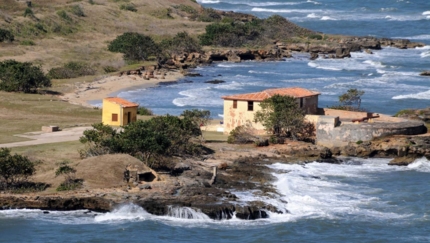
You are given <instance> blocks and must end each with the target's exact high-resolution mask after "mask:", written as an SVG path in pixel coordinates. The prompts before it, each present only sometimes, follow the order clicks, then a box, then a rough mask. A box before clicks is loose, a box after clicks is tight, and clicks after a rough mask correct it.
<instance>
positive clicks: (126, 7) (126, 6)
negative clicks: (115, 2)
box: [119, 4, 137, 12]
mask: <svg viewBox="0 0 430 243" xmlns="http://www.w3.org/2000/svg"><path fill="white" fill-rule="evenodd" d="M119 9H121V10H126V11H131V12H137V9H136V7H135V6H134V5H131V4H121V6H120V7H119Z"/></svg>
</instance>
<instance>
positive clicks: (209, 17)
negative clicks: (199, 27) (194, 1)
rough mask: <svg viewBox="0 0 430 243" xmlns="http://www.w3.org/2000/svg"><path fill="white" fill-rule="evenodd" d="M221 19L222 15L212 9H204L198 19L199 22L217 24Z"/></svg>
mask: <svg viewBox="0 0 430 243" xmlns="http://www.w3.org/2000/svg"><path fill="white" fill-rule="evenodd" d="M221 19H222V17H221V15H220V14H219V13H218V12H217V11H216V10H214V9H212V8H204V9H203V11H202V13H201V14H200V15H199V16H198V17H197V20H198V21H202V22H216V21H220V20H221Z"/></svg>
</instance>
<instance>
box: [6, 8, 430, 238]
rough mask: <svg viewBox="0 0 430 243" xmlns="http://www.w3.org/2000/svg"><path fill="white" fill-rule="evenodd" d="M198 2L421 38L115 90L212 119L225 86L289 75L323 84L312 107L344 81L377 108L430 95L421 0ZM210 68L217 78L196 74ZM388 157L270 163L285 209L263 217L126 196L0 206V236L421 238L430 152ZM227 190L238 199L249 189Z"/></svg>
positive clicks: (428, 233)
mask: <svg viewBox="0 0 430 243" xmlns="http://www.w3.org/2000/svg"><path fill="white" fill-rule="evenodd" d="M198 1H199V2H200V3H201V4H202V5H204V6H205V7H211V8H215V9H221V10H226V11H240V12H246V13H251V14H254V15H257V16H258V17H262V18H264V17H268V16H270V15H272V14H279V15H282V16H284V17H286V18H288V19H289V20H291V21H293V22H295V23H297V24H299V25H301V26H303V27H307V28H310V29H313V30H316V31H321V32H325V33H333V34H345V35H356V36H376V37H388V38H407V39H410V40H412V41H417V42H423V43H425V44H426V46H425V47H422V48H416V49H407V50H400V49H395V48H384V49H382V50H376V51H374V54H373V55H370V54H366V53H360V52H357V53H352V57H351V58H349V59H342V60H338V59H336V60H332V59H317V60H314V61H311V60H309V56H307V55H306V54H295V55H294V57H293V58H290V59H286V60H285V61H283V62H242V63H215V64H213V65H211V66H207V67H199V68H197V70H196V71H197V72H199V73H201V74H202V75H203V76H202V77H187V78H184V79H183V80H180V81H179V82H178V83H177V84H172V85H162V86H159V87H156V88H151V89H137V90H132V91H124V92H121V93H119V96H120V97H124V98H127V99H130V100H132V101H135V102H138V103H140V104H141V105H144V106H147V107H149V108H151V109H152V110H153V111H154V112H155V113H156V114H167V113H169V114H174V115H175V114H180V113H181V112H182V111H183V110H184V109H190V108H202V109H209V110H211V112H212V116H213V117H214V118H218V117H221V116H222V100H221V98H220V97H221V96H223V95H229V94H235V93H247V92H256V91H260V90H262V89H266V88H273V87H288V86H300V87H305V88H308V89H312V90H315V91H318V92H321V96H320V107H326V106H331V105H334V104H336V102H337V100H338V96H339V95H341V94H342V93H344V92H345V91H346V90H347V89H349V88H358V89H362V90H364V91H365V94H364V96H363V97H362V106H363V107H364V108H366V109H368V110H370V111H374V112H380V113H385V114H395V113H396V112H397V111H399V110H401V109H406V108H424V107H428V106H430V79H429V78H427V77H422V76H419V73H420V72H421V71H424V70H429V69H430V1H429V0H378V1H375V0H316V1H313V0H307V1H305V0H303V1H300V0H269V1H262V0H198ZM213 79H219V80H223V81H225V83H221V84H208V83H204V82H205V81H208V80H213ZM388 161H389V160H387V159H351V160H348V161H347V162H345V163H344V164H340V165H333V164H320V163H310V164H306V165H285V164H275V165H273V166H271V167H272V168H273V169H274V172H273V173H274V175H275V176H276V178H277V181H276V182H275V183H274V186H275V187H276V188H277V190H278V194H277V195H275V196H274V198H263V199H262V200H265V201H267V202H270V203H272V204H273V205H276V206H277V207H278V208H279V209H280V210H283V211H285V212H287V210H288V211H289V213H287V214H282V215H278V214H273V213H269V215H270V218H269V219H261V220H256V221H243V220H237V219H233V220H222V221H213V220H210V219H208V218H207V217H205V215H202V214H201V213H199V212H195V211H193V210H191V209H188V208H176V209H174V210H172V213H171V215H170V216H163V217H159V216H152V215H149V214H148V213H146V212H145V211H144V210H143V209H141V208H139V207H137V206H135V205H132V204H126V205H123V206H121V207H119V208H118V209H116V210H115V211H113V212H111V213H106V214H84V212H83V211H72V212H51V213H49V214H43V212H42V211H39V210H5V211H0V242H58V241H64V242H120V241H121V242H122V241H127V242H430V161H428V160H426V159H425V158H421V159H417V160H416V161H415V162H414V163H413V164H410V165H409V166H407V167H392V166H388V165H387V163H388ZM285 171H289V173H285ZM235 193H236V195H237V196H238V197H239V199H240V200H242V201H247V200H251V199H253V198H258V195H255V193H253V192H235ZM285 202H287V203H285ZM184 215H186V217H184ZM190 215H191V216H190ZM181 217H182V218H181ZM188 217H193V219H188Z"/></svg>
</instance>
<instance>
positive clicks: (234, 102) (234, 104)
mask: <svg viewBox="0 0 430 243" xmlns="http://www.w3.org/2000/svg"><path fill="white" fill-rule="evenodd" d="M233 109H237V100H233Z"/></svg>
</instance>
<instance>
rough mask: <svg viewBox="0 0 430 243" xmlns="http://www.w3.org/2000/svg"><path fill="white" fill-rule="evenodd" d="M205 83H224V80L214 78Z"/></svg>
mask: <svg viewBox="0 0 430 243" xmlns="http://www.w3.org/2000/svg"><path fill="white" fill-rule="evenodd" d="M205 83H207V84H222V83H225V81H224V80H219V79H214V80H209V81H205Z"/></svg>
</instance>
